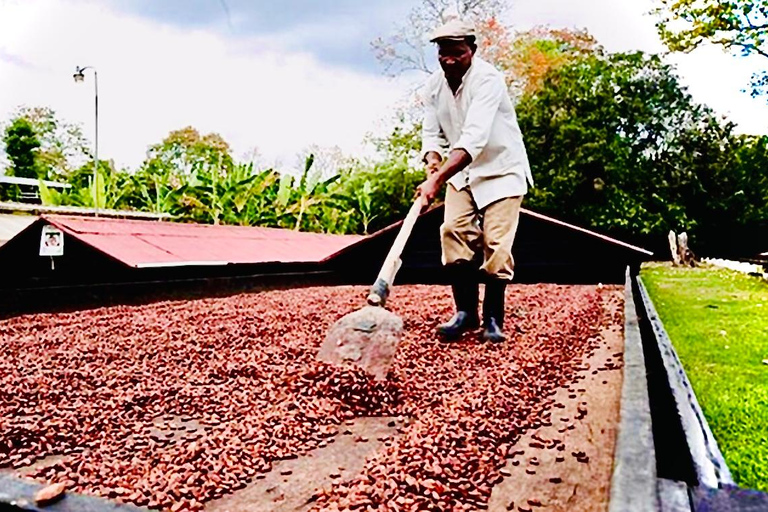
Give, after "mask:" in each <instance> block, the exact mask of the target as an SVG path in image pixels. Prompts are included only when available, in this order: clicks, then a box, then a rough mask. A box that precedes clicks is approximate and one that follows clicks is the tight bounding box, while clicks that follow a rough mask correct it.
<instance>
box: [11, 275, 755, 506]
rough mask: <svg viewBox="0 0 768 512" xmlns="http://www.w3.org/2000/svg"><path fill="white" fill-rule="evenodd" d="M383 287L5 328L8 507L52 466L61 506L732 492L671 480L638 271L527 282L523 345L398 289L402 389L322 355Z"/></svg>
mask: <svg viewBox="0 0 768 512" xmlns="http://www.w3.org/2000/svg"><path fill="white" fill-rule="evenodd" d="M364 292H365V290H364V289H363V288H356V287H339V288H332V289H331V288H316V289H304V290H289V291H274V292H266V293H262V294H251V295H240V296H236V297H229V298H224V299H207V300H198V301H188V302H171V303H161V304H155V305H149V306H139V307H115V308H106V309H103V310H96V311H89V312H84V313H82V314H56V315H29V316H24V317H18V318H14V319H10V320H6V321H3V322H0V351H2V354H1V355H2V356H3V357H1V358H0V374H2V375H6V376H7V377H5V379H6V380H5V382H3V383H0V384H2V385H3V389H5V390H6V391H4V392H2V393H4V394H2V396H1V397H0V398H2V400H0V409H2V410H0V412H2V414H0V418H1V419H0V432H2V434H3V441H4V443H0V466H2V467H5V469H1V470H0V471H2V472H3V473H4V474H5V476H4V480H1V481H0V504H2V503H5V504H8V503H10V502H11V501H14V500H16V501H18V499H19V498H24V499H26V500H27V503H29V495H30V492H32V491H33V490H34V488H35V487H36V486H37V487H39V486H41V485H43V484H44V483H47V482H66V483H67V485H68V486H69V489H70V491H69V493H68V495H67V497H66V498H65V499H64V500H62V501H60V502H59V503H57V504H54V505H51V506H49V507H47V508H46V510H73V508H71V507H72V506H73V504H77V505H78V506H80V507H81V508H80V509H81V510H108V509H109V508H108V507H113V509H115V510H116V509H117V508H115V507H118V505H117V504H118V503H120V502H123V503H126V505H119V506H123V507H125V508H126V509H135V506H137V505H138V506H140V507H144V508H160V509H169V510H207V511H225V510H226V511H230V510H231V511H238V510H243V511H245V510H265V511H273V510H274V511H288V510H348V509H355V508H360V507H362V508H365V507H369V506H377V505H381V504H384V503H387V504H388V505H389V507H390V508H391V509H393V510H430V509H431V510H477V509H487V510H517V511H518V512H526V511H529V510H530V511H533V510H537V511H538V510H550V511H560V510H562V511H566V510H567V511H578V510H584V511H600V510H606V511H608V510H609V511H622V512H623V511H634V510H649V511H656V510H691V509H690V507H689V508H688V509H684V508H680V507H683V506H685V505H686V503H687V504H688V505H690V504H691V503H705V504H706V503H714V501H716V500H718V499H720V500H722V499H724V498H723V497H722V492H726V491H727V489H721V491H722V492H721V494H719V495H716V494H713V493H709V494H707V493H703V492H701V489H699V490H698V491H697V492H698V494H696V492H694V491H696V489H695V488H693V487H690V486H687V485H686V484H684V483H680V482H673V481H670V480H663V479H662V480H660V479H658V478H657V475H656V455H655V453H654V439H653V434H652V421H651V412H650V406H649V396H648V382H646V373H647V368H646V366H645V357H644V347H643V340H642V339H641V338H642V337H641V329H640V326H639V321H638V317H637V314H636V313H637V311H636V308H635V302H636V299H635V298H634V297H633V293H632V290H631V288H630V286H629V281H628V286H626V287H615V286H614V287H594V286H556V285H538V286H513V287H510V289H509V292H508V307H507V312H506V315H507V316H506V322H507V326H508V328H507V330H508V331H509V332H510V334H511V336H510V338H511V339H510V341H509V342H508V343H507V344H505V345H502V346H487V345H484V344H480V343H478V342H477V340H476V338H474V337H471V336H470V337H467V338H466V339H464V340H462V341H461V342H459V343H456V344H451V345H444V344H442V343H440V342H439V341H437V340H435V339H434V336H433V332H434V326H435V325H436V324H437V323H438V322H439V321H441V320H443V319H444V318H445V317H446V316H449V315H450V312H451V302H450V298H449V296H448V295H447V289H446V288H444V287H430V286H407V287H406V286H404V287H398V289H397V290H396V293H395V294H394V295H395V296H394V297H393V300H392V307H393V309H394V311H395V312H396V313H398V314H400V315H401V316H402V317H403V318H404V319H405V321H406V335H405V337H404V339H403V342H402V345H401V347H400V350H399V352H398V357H397V360H396V364H395V368H394V369H393V372H392V373H391V375H390V378H389V381H388V382H387V383H385V384H379V383H373V382H371V381H369V380H367V379H366V378H365V377H364V376H362V375H360V374H359V373H357V372H349V371H342V370H338V369H334V368H329V367H327V366H326V365H323V364H320V363H317V362H316V361H315V360H314V354H315V353H316V350H317V347H318V346H319V343H320V341H321V339H322V336H323V334H324V332H325V331H326V330H327V328H328V327H329V325H330V323H332V322H333V321H334V320H335V319H337V318H339V317H340V316H341V315H343V314H345V313H347V312H349V311H351V310H352V309H355V308H356V307H358V306H359V305H360V302H361V298H362V297H363V295H364ZM18 477H24V478H25V480H24V481H23V482H20V481H19V480H16V478H18ZM30 479H34V480H30ZM33 481H36V482H37V483H32V482H33ZM22 489H23V491H22ZM692 489H693V490H692ZM738 494H739V493H738V492H735V491H733V490H731V491H730V495H738ZM743 494H744V493H741V495H743ZM22 495H23V496H22ZM84 495H90V496H84ZM91 496H100V497H101V498H96V497H91ZM691 497H693V498H691ZM696 497H698V498H699V501H698V502H696V499H694V498H696ZM102 498H106V499H109V500H111V501H103V499H102ZM684 498H690V499H687V500H686V499H684ZM83 500H84V501H83ZM707 500H708V501H707ZM80 504H86V505H80ZM67 507H70V508H67ZM88 507H91V508H88ZM104 507H107V508H104ZM696 510H699V509H696ZM701 510H703V508H702V509H701Z"/></svg>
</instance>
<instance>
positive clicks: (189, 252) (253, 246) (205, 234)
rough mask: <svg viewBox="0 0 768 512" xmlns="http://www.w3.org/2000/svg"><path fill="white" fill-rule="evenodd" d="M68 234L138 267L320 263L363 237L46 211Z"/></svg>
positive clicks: (50, 218)
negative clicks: (50, 212) (66, 214)
mask: <svg viewBox="0 0 768 512" xmlns="http://www.w3.org/2000/svg"><path fill="white" fill-rule="evenodd" d="M42 218H43V219H44V220H46V221H47V222H49V223H50V224H52V225H54V226H56V227H58V228H59V229H61V230H62V231H64V232H65V233H66V234H68V235H70V236H72V237H75V238H77V239H78V240H80V241H82V242H83V243H85V244H88V245H90V246H91V247H94V248H95V249H97V250H99V251H101V252H103V253H105V254H107V255H109V256H111V257H112V258H114V259H116V260H119V261H121V262H123V263H125V264H126V265H128V266H131V267H136V268H147V267H163V266H187V265H226V264H238V263H240V264H242V263H317V262H321V261H324V260H326V259H328V258H329V257H331V256H333V255H334V254H335V253H337V252H339V251H340V250H342V249H344V248H345V247H347V246H349V245H352V244H353V243H355V242H356V241H358V240H359V239H360V238H362V237H360V236H354V235H326V234H319V233H304V232H300V231H291V230H287V229H275V228H262V227H249V226H222V225H218V226H214V225H208V224H181V223H175V222H159V221H146V220H128V219H109V218H98V217H69V216H61V215H43V216H42Z"/></svg>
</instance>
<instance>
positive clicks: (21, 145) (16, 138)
mask: <svg viewBox="0 0 768 512" xmlns="http://www.w3.org/2000/svg"><path fill="white" fill-rule="evenodd" d="M3 144H5V152H6V154H7V155H8V159H9V160H10V161H11V173H12V175H13V176H18V177H20V178H37V177H38V175H39V172H40V166H39V163H38V157H39V151H40V140H39V139H38V137H37V134H36V133H35V130H34V129H33V127H32V124H31V123H30V122H29V121H28V120H27V119H25V118H23V117H17V118H16V119H14V120H13V121H12V122H11V124H10V125H9V126H8V127H7V128H6V129H5V133H4V134H3Z"/></svg>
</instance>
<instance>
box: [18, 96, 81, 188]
mask: <svg viewBox="0 0 768 512" xmlns="http://www.w3.org/2000/svg"><path fill="white" fill-rule="evenodd" d="M17 119H25V120H26V121H27V122H28V123H29V124H30V126H31V127H32V130H33V131H34V132H35V135H36V136H37V138H38V140H39V141H40V148H39V150H38V154H37V164H38V174H40V176H41V177H42V178H46V179H52V180H56V181H62V180H67V179H68V178H69V176H70V175H71V174H72V173H73V172H75V171H76V170H77V169H78V168H80V167H81V166H82V165H83V164H84V163H85V162H86V161H87V160H88V159H89V158H91V156H92V155H91V152H90V150H89V149H88V143H87V141H86V140H85V137H83V134H82V131H81V129H80V127H79V126H77V125H74V124H71V123H67V122H66V121H63V120H61V119H59V118H58V116H57V115H56V112H55V111H54V110H52V109H50V108H47V107H32V108H30V107H22V108H19V109H18V110H17V111H16V113H15V114H14V116H13V118H12V121H11V123H13V122H14V121H15V120H17Z"/></svg>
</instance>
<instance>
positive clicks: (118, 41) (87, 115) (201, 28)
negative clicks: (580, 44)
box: [0, 0, 768, 168]
mask: <svg viewBox="0 0 768 512" xmlns="http://www.w3.org/2000/svg"><path fill="white" fill-rule="evenodd" d="M418 1H419V0H366V1H362V0H333V1H330V0H329V1H318V0H282V1H278V2H276V1H274V0H269V1H265V0H255V1H254V0H132V1H131V0H0V119H1V120H7V119H8V117H9V115H10V114H11V112H12V111H13V110H15V109H16V108H17V107H18V106H20V105H28V106H49V107H51V108H53V109H54V110H56V112H57V113H58V114H59V115H60V117H62V118H64V119H66V120H67V121H70V122H75V123H80V124H81V125H82V127H83V130H84V133H85V134H86V136H88V137H89V139H91V138H92V136H93V125H94V122H93V75H92V74H88V76H87V78H86V82H85V83H84V84H75V83H74V81H73V80H72V73H73V72H74V69H75V66H77V65H91V66H95V67H96V69H97V70H98V73H99V100H100V108H99V113H100V124H99V126H100V131H99V135H100V140H99V154H100V156H101V157H105V158H112V159H114V160H115V161H116V163H117V164H118V165H119V166H130V167H134V168H135V167H136V166H138V165H139V164H140V162H141V161H142V160H143V159H144V157H145V154H146V149H147V147H148V146H149V145H150V144H153V143H156V142H159V141H160V140H162V138H163V137H164V136H165V135H167V134H168V132H169V131H171V130H173V129H177V128H181V127H184V126H186V125H192V126H194V127H196V128H197V129H198V130H200V131H201V132H204V133H207V132H211V131H215V132H218V133H220V134H221V135H222V136H223V137H224V138H225V139H226V140H227V141H228V142H230V144H231V145H232V147H233V150H234V153H235V156H236V157H238V158H248V155H249V154H250V153H251V151H252V150H253V149H254V148H258V151H259V153H261V155H262V158H263V160H264V161H266V162H267V163H269V164H272V163H275V162H282V163H284V164H286V165H292V164H294V163H295V162H296V155H297V153H299V152H300V151H302V149H304V148H306V147H307V146H309V145H311V144H316V145H320V146H339V147H340V148H341V149H342V150H343V151H344V152H346V153H349V154H355V153H359V152H360V151H361V150H362V142H363V139H364V136H365V135H366V133H368V132H377V131H380V130H382V129H383V127H385V126H386V125H387V122H388V120H389V119H390V116H391V115H392V113H393V112H394V109H395V107H396V105H397V104H398V102H401V101H403V98H404V94H405V92H406V91H407V90H408V86H409V85H408V82H407V80H405V79H399V80H393V79H390V78H387V77H384V76H383V75H382V69H381V67H380V65H379V64H378V63H377V62H376V60H375V58H374V56H373V53H372V52H371V50H370V41H371V40H373V39H374V38H375V37H377V36H381V35H387V34H388V33H391V32H392V30H393V28H394V26H395V24H396V23H398V22H401V21H402V20H403V19H404V18H405V17H406V15H407V13H408V12H409V10H410V9H411V8H412V7H414V6H415V5H416V4H417V2H418ZM651 7H652V3H651V0H513V4H512V9H511V10H510V12H509V13H508V21H509V22H510V23H511V24H512V25H513V26H514V27H515V28H520V29H525V28H529V27H531V26H533V25H536V24H549V25H551V26H554V27H571V28H587V29H588V30H589V31H590V32H591V33H592V34H593V35H594V36H595V37H596V38H597V39H598V41H599V42H600V43H601V44H603V45H604V46H605V47H607V48H608V49H609V50H612V51H619V50H633V49H640V50H645V51H652V52H657V51H661V50H662V47H661V45H660V43H659V41H658V38H657V36H656V33H655V29H654V26H653V18H652V17H650V16H648V15H646V14H645V13H646V12H648V11H649V10H650V9H651ZM670 60H671V61H672V62H674V63H675V64H677V65H678V71H679V74H680V76H681V78H682V81H683V83H684V84H685V85H687V86H688V87H689V89H690V91H691V93H692V94H693V95H694V97H695V98H696V100H698V101H700V102H702V103H706V104H708V105H710V106H711V107H712V108H714V109H715V110H716V111H717V112H719V113H721V114H723V115H727V116H729V118H730V119H731V120H733V121H734V122H737V123H738V124H739V129H740V131H744V132H749V133H768V106H766V102H765V100H764V99H758V100H753V99H751V98H750V97H749V95H748V94H745V93H743V92H741V90H742V89H743V88H744V87H745V85H746V84H747V82H748V80H749V77H750V75H751V73H752V71H753V70H754V69H756V66H757V65H764V64H763V63H761V62H759V61H757V60H751V59H740V58H735V57H731V56H729V55H725V54H723V53H722V52H721V51H720V50H719V49H717V48H703V49H700V50H697V51H696V52H694V53H693V54H690V55H676V56H673V57H670Z"/></svg>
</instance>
